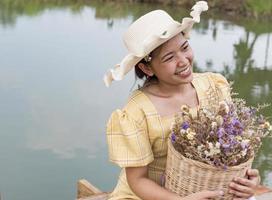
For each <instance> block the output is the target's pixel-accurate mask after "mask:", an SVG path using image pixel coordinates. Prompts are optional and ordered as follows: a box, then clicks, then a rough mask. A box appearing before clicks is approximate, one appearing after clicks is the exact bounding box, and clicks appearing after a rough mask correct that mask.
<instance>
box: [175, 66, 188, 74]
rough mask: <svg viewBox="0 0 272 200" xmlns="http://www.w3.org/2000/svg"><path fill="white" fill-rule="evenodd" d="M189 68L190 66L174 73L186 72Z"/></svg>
mask: <svg viewBox="0 0 272 200" xmlns="http://www.w3.org/2000/svg"><path fill="white" fill-rule="evenodd" d="M189 70H190V66H188V67H186V68H185V69H183V70H180V71H177V72H176V73H175V74H180V73H182V72H185V71H186V72H188V71H189Z"/></svg>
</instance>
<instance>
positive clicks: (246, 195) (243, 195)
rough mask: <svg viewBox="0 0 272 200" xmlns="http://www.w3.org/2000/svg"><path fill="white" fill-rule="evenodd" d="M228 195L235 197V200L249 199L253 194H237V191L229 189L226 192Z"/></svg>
mask: <svg viewBox="0 0 272 200" xmlns="http://www.w3.org/2000/svg"><path fill="white" fill-rule="evenodd" d="M228 192H229V193H230V194H233V195H234V196H235V198H242V199H243V198H249V197H251V196H252V195H253V194H251V193H250V194H249V193H244V192H239V191H237V190H232V189H230V190H229V191H228Z"/></svg>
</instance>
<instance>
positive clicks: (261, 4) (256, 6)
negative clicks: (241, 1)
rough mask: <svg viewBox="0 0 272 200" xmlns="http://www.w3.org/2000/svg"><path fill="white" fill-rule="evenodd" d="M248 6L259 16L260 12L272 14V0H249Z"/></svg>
mask: <svg viewBox="0 0 272 200" xmlns="http://www.w3.org/2000/svg"><path fill="white" fill-rule="evenodd" d="M246 8H247V9H248V10H250V11H252V12H253V13H254V14H255V15H257V16H258V15H260V14H266V15H272V1H271V0H247V1H246Z"/></svg>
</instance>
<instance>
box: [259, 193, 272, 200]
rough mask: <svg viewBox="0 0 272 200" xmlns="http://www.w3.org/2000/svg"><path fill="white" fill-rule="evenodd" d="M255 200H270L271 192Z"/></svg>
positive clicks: (271, 198) (271, 199) (271, 197)
mask: <svg viewBox="0 0 272 200" xmlns="http://www.w3.org/2000/svg"><path fill="white" fill-rule="evenodd" d="M256 199H257V200H272V192H268V193H264V194H261V195H258V196H256Z"/></svg>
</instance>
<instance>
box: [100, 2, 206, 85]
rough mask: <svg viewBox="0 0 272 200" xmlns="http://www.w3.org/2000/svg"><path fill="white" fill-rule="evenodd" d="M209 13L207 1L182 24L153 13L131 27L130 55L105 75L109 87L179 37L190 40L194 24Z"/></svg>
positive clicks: (128, 36) (126, 39) (128, 33)
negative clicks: (161, 47) (161, 46)
mask: <svg viewBox="0 0 272 200" xmlns="http://www.w3.org/2000/svg"><path fill="white" fill-rule="evenodd" d="M206 10H208V4H207V2H206V1H198V2H197V3H196V4H195V5H194V6H193V7H192V11H191V13H190V15H191V16H192V18H190V17H185V18H183V19H182V23H179V22H177V21H175V20H173V18H172V17H171V16H170V15H169V14H168V13H167V12H165V11H163V10H154V11H151V12H149V13H147V14H145V15H143V16H142V17H140V18H139V19H137V20H136V21H135V22H134V23H132V24H131V25H130V27H129V28H128V30H127V31H126V32H125V34H124V36H123V40H124V43H125V45H126V48H127V50H128V52H129V53H128V55H126V56H125V58H123V60H122V61H121V63H120V64H118V65H116V66H115V67H114V68H113V69H110V70H109V71H108V72H107V73H106V74H105V75H104V82H105V85H106V86H107V87H109V86H110V84H111V82H112V81H113V80H115V81H119V80H122V79H123V78H124V76H125V75H126V74H127V73H128V72H129V71H130V70H131V69H133V68H134V66H135V65H136V64H137V63H138V62H139V61H140V60H142V59H143V58H144V57H145V56H147V55H149V54H150V53H151V52H152V51H153V50H154V49H156V48H157V47H158V46H160V45H161V44H163V43H165V42H166V41H168V40H169V39H171V38H173V37H174V36H175V35H177V34H179V33H181V32H183V33H184V36H185V38H189V34H190V31H191V29H192V27H193V24H194V23H199V22H200V14H201V12H202V11H206Z"/></svg>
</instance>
